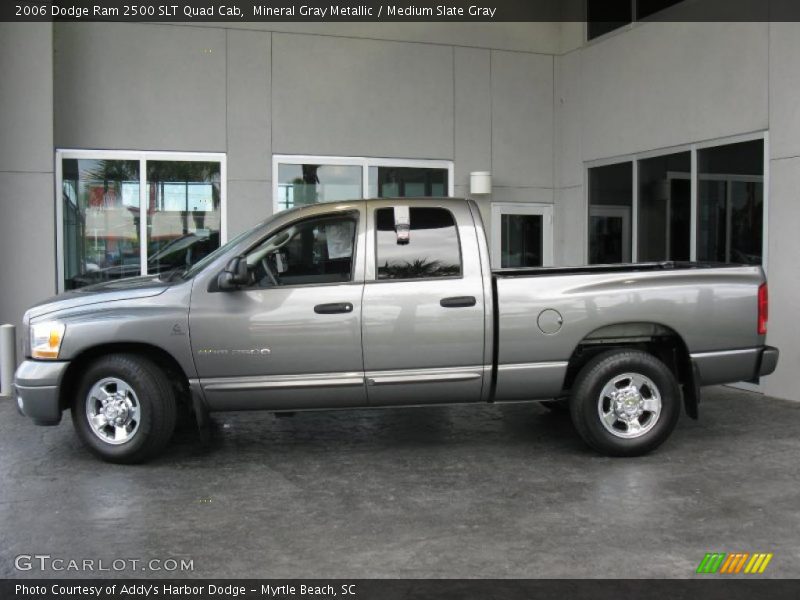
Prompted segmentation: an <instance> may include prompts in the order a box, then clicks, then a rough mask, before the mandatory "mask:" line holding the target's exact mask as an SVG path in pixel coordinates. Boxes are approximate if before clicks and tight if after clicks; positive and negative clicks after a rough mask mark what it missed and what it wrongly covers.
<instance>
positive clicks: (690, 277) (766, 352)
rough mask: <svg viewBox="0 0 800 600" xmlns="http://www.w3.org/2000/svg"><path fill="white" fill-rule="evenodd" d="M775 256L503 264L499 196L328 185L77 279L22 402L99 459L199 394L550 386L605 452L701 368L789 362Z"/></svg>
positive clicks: (288, 397) (145, 437) (530, 391)
mask: <svg viewBox="0 0 800 600" xmlns="http://www.w3.org/2000/svg"><path fill="white" fill-rule="evenodd" d="M766 325H767V287H766V282H765V279H764V272H763V271H762V269H761V267H759V266H736V265H713V264H704V263H674V262H663V263H647V264H626V265H602V266H586V267H570V268H526V269H500V270H492V269H491V267H490V261H489V251H488V247H487V241H486V237H485V234H484V228H483V224H482V221H481V217H480V212H479V209H478V206H477V204H475V203H474V202H473V201H470V200H459V199H454V198H438V199H437V198H426V199H381V200H367V201H364V200H359V201H352V202H338V203H328V204H316V205H313V206H306V207H302V208H298V209H293V210H288V211H285V212H282V213H279V214H277V215H275V216H273V217H272V218H270V219H268V220H266V221H265V222H263V223H261V224H260V225H258V226H257V227H255V228H254V229H252V230H250V231H247V232H245V233H243V234H242V235H239V236H237V237H236V238H235V239H233V240H231V241H229V242H228V243H227V244H225V245H224V246H222V247H220V248H219V249H218V250H216V251H214V252H213V253H211V254H209V255H208V256H206V257H204V258H203V259H202V260H200V261H199V262H197V263H196V264H194V265H193V266H190V267H188V268H186V269H181V270H178V269H175V270H173V271H172V272H170V273H159V274H158V275H154V276H149V277H137V278H132V279H121V280H118V281H113V282H106V283H100V284H97V285H92V286H89V287H85V288H83V289H80V290H77V291H72V292H68V293H66V294H62V295H60V296H57V297H55V298H53V299H50V300H48V301H45V302H44V303H41V304H39V305H37V306H35V307H34V308H31V309H30V310H29V311H28V312H27V313H26V314H25V317H24V340H25V344H26V360H25V361H24V362H23V363H22V364H21V365H20V366H19V368H18V370H17V372H16V378H15V387H16V395H17V403H18V406H19V409H20V411H21V412H22V413H23V414H24V415H27V416H28V417H30V418H31V419H33V421H34V422H35V423H37V424H40V425H53V424H57V423H59V421H60V420H61V415H62V412H63V411H65V410H67V409H69V410H71V412H72V420H73V423H74V425H75V428H76V430H77V433H78V435H79V437H80V438H81V440H82V441H83V442H84V443H85V445H86V446H87V447H88V448H89V449H90V450H91V451H92V452H94V453H95V454H96V455H98V456H99V457H101V458H103V459H105V460H109V461H114V462H125V463H130V462H139V461H143V460H145V459H147V458H149V457H152V456H154V455H155V454H156V453H158V452H159V451H161V450H162V449H163V448H164V446H165V445H166V444H167V442H168V441H169V439H170V437H171V435H172V432H173V428H174V426H175V421H176V414H177V412H178V410H179V409H182V408H183V407H186V408H187V409H188V410H189V411H190V412H191V413H193V414H194V415H195V417H196V419H197V422H198V424H199V425H200V428H201V432H206V431H207V425H208V418H209V413H211V412H214V411H242V410H268V411H275V412H282V411H286V412H293V411H298V410H310V409H315V410H316V409H327V408H363V407H386V406H411V405H413V406H424V405H430V404H443V403H470V402H474V403H478V402H513V401H528V400H545V401H549V402H550V403H551V404H552V403H554V402H555V403H558V404H556V405H555V406H562V407H568V409H569V412H570V413H571V417H572V420H573V422H574V424H575V427H576V428H577V430H578V432H579V433H580V435H581V436H582V437H583V439H584V440H585V441H586V442H587V443H588V444H589V445H590V446H592V447H593V448H595V449H596V450H597V451H599V452H601V453H604V454H608V455H616V456H633V455H639V454H643V453H645V452H648V451H650V450H652V449H654V448H656V447H657V446H659V445H660V444H661V443H662V442H663V441H664V440H665V439H666V438H667V437H668V436H669V434H670V433H671V432H672V430H673V429H674V427H675V425H676V422H677V420H678V416H679V414H680V412H681V410H682V408H683V409H685V411H686V412H687V413H688V415H689V416H691V417H693V418H696V417H697V413H698V402H699V394H700V393H699V389H700V387H701V386H704V385H710V384H718V383H726V382H736V381H742V380H753V379H755V378H757V377H759V376H763V375H767V374H769V373H771V372H772V371H773V370H774V369H775V366H776V364H777V361H778V351H777V349H775V348H772V347H770V346H766V345H765V336H766Z"/></svg>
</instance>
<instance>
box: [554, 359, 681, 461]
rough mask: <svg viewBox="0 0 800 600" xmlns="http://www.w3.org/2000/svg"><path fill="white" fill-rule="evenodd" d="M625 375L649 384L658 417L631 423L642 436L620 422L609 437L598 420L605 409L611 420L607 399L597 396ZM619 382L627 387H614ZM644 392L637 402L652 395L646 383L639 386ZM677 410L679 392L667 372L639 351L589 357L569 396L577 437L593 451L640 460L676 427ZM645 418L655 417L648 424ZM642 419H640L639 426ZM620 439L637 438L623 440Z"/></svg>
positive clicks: (645, 416)
mask: <svg viewBox="0 0 800 600" xmlns="http://www.w3.org/2000/svg"><path fill="white" fill-rule="evenodd" d="M626 374H635V375H637V376H644V377H645V378H647V379H649V380H650V381H651V382H652V384H653V385H654V386H655V388H656V390H655V394H657V395H658V396H660V399H661V407H660V413H658V416H657V418H654V416H655V415H656V413H655V412H651V413H647V412H645V413H644V414H643V415H642V416H641V417H639V418H638V419H637V420H636V427H641V429H642V430H643V432H642V433H638V432H637V431H635V430H632V429H631V430H629V429H627V427H628V426H627V424H626V423H625V421H624V420H622V419H620V420H618V421H616V422H615V423H614V424H613V425H611V424H610V425H608V427H610V428H612V429H614V430H615V431H617V433H616V434H614V433H612V432H611V431H609V429H607V426H606V425H605V424H604V423H603V420H602V419H601V411H607V414H608V415H609V420H610V419H613V418H614V417H612V416H611V412H612V410H613V406H611V402H610V396H605V398H606V399H601V393H602V392H603V389H604V388H605V386H606V385H607V384H609V385H610V384H611V382H612V381H614V379H615V378H620V377H623V376H624V375H626ZM620 384H621V385H623V386H624V387H628V386H625V379H624V378H623V379H622V381H620V382H619V383H618V384H617V385H620ZM630 384H631V382H629V384H628V385H630ZM640 387H642V386H640ZM643 390H644V391H643V392H642V393H641V397H642V398H644V396H645V395H649V397H650V398H652V397H654V392H653V391H651V390H649V389H648V384H645V385H644V386H643ZM640 391H641V390H640ZM601 402H602V403H603V404H602V406H601V404H600V403H601ZM680 406H681V390H680V386H679V385H678V381H677V380H676V379H675V376H674V375H673V373H672V371H670V370H669V368H668V367H667V366H666V365H665V364H664V363H663V362H661V361H660V360H659V359H657V358H656V357H655V356H653V355H652V354H648V353H646V352H642V351H640V350H620V349H617V350H609V351H608V352H603V353H602V354H599V355H598V356H596V357H594V358H593V359H592V360H590V361H589V362H588V363H587V364H586V365H585V366H584V367H583V369H581V371H580V373H578V376H577V378H576V379H575V383H574V385H573V386H572V397H571V398H570V414H571V416H572V422H573V423H574V425H575V428H576V429H577V430H578V433H579V434H580V436H581V437H582V438H583V439H584V441H585V442H586V443H587V444H589V445H590V446H591V447H592V448H594V449H595V450H597V451H598V452H600V453H602V454H605V455H607V456H641V455H642V454H646V453H648V452H650V451H651V450H654V449H655V448H657V447H658V446H660V445H661V444H662V443H664V441H665V440H666V439H667V438H668V437H669V435H670V434H671V433H672V430H673V429H675V425H676V424H677V422H678V417H679V416H680ZM650 418H654V420H653V423H650V421H649V419H650ZM641 419H644V420H645V421H644V424H643V425H642V423H641ZM648 427H649V429H648ZM621 435H635V436H637V437H632V438H624V437H620V436H621Z"/></svg>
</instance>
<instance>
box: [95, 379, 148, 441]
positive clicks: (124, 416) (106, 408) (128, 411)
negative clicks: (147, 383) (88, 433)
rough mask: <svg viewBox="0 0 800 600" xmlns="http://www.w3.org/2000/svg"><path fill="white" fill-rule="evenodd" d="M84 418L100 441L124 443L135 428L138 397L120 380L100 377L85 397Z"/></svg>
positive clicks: (134, 431)
mask: <svg viewBox="0 0 800 600" xmlns="http://www.w3.org/2000/svg"><path fill="white" fill-rule="evenodd" d="M86 418H87V419H88V421H89V426H90V427H91V428H92V432H93V433H94V434H95V435H96V436H97V437H99V438H100V439H101V440H103V441H104V442H106V443H107V444H113V445H115V446H116V445H119V444H124V443H125V442H127V441H129V440H130V439H131V438H133V436H134V435H136V432H137V431H138V429H139V421H140V404H139V399H138V398H137V397H136V393H135V392H134V391H133V388H131V386H129V385H128V384H127V383H125V382H124V381H123V380H122V379H118V378H116V377H104V378H103V379H101V380H100V381H98V382H97V383H95V384H94V385H93V386H92V389H91V390H89V394H88V395H87V396H86Z"/></svg>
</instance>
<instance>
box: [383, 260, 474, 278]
mask: <svg viewBox="0 0 800 600" xmlns="http://www.w3.org/2000/svg"><path fill="white" fill-rule="evenodd" d="M459 271H460V267H459V266H458V265H447V264H442V262H441V261H439V260H428V259H427V258H417V259H414V260H413V261H405V262H404V263H394V264H392V265H389V263H388V261H387V262H386V263H384V265H383V266H382V267H381V268H380V269H379V278H380V279H421V278H425V277H448V276H452V275H458V273H459Z"/></svg>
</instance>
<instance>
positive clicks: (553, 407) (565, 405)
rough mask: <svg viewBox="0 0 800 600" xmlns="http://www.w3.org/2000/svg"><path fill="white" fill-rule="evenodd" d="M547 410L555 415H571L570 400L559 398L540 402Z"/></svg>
mask: <svg viewBox="0 0 800 600" xmlns="http://www.w3.org/2000/svg"><path fill="white" fill-rule="evenodd" d="M539 404H541V405H542V406H544V407H545V408H546V409H547V410H549V411H550V412H552V413H553V414H555V415H568V414H569V399H567V398H557V399H555V400H546V401H544V402H539Z"/></svg>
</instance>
